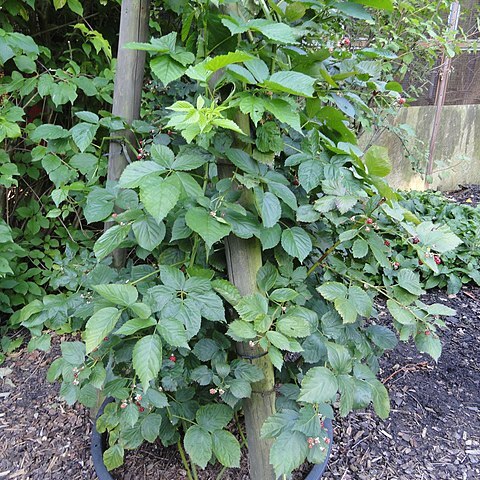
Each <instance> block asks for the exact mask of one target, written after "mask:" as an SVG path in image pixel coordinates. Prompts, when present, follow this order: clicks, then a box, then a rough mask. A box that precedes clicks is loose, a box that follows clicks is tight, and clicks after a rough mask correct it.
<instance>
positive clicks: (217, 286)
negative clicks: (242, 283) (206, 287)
mask: <svg viewBox="0 0 480 480" xmlns="http://www.w3.org/2000/svg"><path fill="white" fill-rule="evenodd" d="M212 287H213V289H214V290H215V291H216V292H217V293H218V294H220V295H221V296H222V297H223V298H224V299H225V300H226V301H227V302H228V303H230V305H233V306H235V305H237V303H238V302H240V300H241V299H242V296H241V295H240V292H239V291H238V288H237V287H236V286H235V285H232V284H231V283H230V282H229V281H228V280H223V279H216V280H213V281H212Z"/></svg>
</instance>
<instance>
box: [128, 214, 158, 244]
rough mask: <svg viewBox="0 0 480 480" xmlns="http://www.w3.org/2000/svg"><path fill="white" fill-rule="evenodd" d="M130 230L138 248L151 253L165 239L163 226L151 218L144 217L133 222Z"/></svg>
mask: <svg viewBox="0 0 480 480" xmlns="http://www.w3.org/2000/svg"><path fill="white" fill-rule="evenodd" d="M132 230H133V233H134V235H135V238H136V239H137V242H138V244H139V245H140V247H142V248H144V249H145V250H148V251H149V252H151V251H152V250H154V249H155V248H157V247H158V246H159V245H160V244H161V243H162V241H163V239H164V238H165V233H166V229H165V224H164V223H163V222H160V223H157V222H156V221H155V220H154V219H153V217H150V216H146V217H143V218H140V219H138V220H135V221H134V222H133V224H132Z"/></svg>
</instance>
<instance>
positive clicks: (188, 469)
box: [177, 440, 194, 480]
mask: <svg viewBox="0 0 480 480" xmlns="http://www.w3.org/2000/svg"><path fill="white" fill-rule="evenodd" d="M177 448H178V451H179V452H180V457H182V463H183V466H184V467H185V470H186V471H187V477H188V480H194V478H193V477H192V472H191V471H190V466H189V464H188V460H187V457H186V456H185V450H184V449H183V447H182V442H181V441H180V440H177Z"/></svg>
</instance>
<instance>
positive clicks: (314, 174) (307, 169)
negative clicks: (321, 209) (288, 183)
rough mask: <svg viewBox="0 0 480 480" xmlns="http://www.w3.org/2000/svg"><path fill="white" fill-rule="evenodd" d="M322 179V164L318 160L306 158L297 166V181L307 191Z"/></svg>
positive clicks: (316, 185) (315, 186) (317, 184)
mask: <svg viewBox="0 0 480 480" xmlns="http://www.w3.org/2000/svg"><path fill="white" fill-rule="evenodd" d="M322 180H323V165H322V163H321V162H320V161H319V160H313V159H312V160H306V161H305V162H302V163H301V164H300V166H299V167H298V181H299V183H300V185H301V186H302V187H303V188H304V189H305V191H306V192H307V193H308V192H310V191H312V190H313V189H314V188H317V187H318V186H319V185H320V183H321V182H322Z"/></svg>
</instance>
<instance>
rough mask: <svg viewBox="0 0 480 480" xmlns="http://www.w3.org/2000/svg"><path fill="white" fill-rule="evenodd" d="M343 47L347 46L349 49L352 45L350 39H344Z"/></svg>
mask: <svg viewBox="0 0 480 480" xmlns="http://www.w3.org/2000/svg"><path fill="white" fill-rule="evenodd" d="M342 43H343V45H346V46H347V47H348V46H349V45H350V43H351V42H350V39H349V38H348V37H343V39H342Z"/></svg>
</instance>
